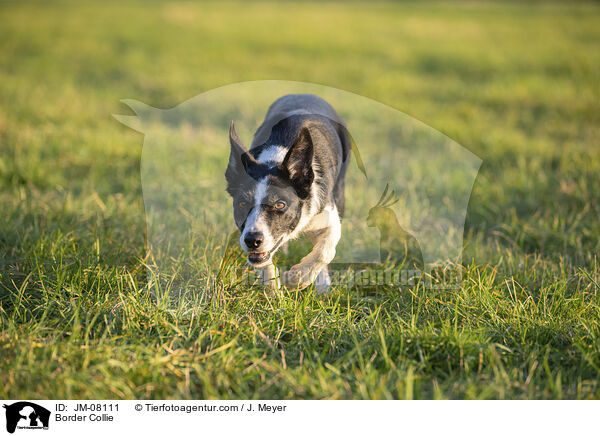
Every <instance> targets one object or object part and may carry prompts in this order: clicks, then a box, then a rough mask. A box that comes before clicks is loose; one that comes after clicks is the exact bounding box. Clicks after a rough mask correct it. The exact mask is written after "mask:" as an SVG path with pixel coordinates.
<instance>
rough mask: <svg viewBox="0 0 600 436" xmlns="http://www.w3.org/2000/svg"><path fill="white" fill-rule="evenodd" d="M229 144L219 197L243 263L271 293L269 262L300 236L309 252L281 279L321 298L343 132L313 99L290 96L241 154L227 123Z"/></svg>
mask: <svg viewBox="0 0 600 436" xmlns="http://www.w3.org/2000/svg"><path fill="white" fill-rule="evenodd" d="M229 142H230V145H231V152H230V155H229V163H228V165H227V170H226V171H225V178H226V180H227V192H228V193H229V195H230V196H231V197H232V200H233V216H234V220H235V223H236V225H237V227H238V228H239V230H240V234H241V236H240V245H241V247H242V249H243V250H244V251H245V252H246V254H247V256H248V263H249V264H250V265H252V266H253V267H256V268H258V269H259V271H260V272H261V276H262V278H263V281H264V283H265V284H266V285H268V286H270V287H272V288H276V289H278V288H279V287H280V284H281V283H280V280H279V277H278V276H277V270H276V269H275V267H274V265H273V256H274V255H275V253H276V252H277V251H278V250H279V249H280V248H281V247H282V246H284V245H285V244H287V242H288V241H290V240H293V239H295V238H297V237H298V236H300V235H301V234H304V235H306V236H307V237H308V238H309V240H310V241H311V242H312V244H313V249H312V251H311V252H310V253H308V254H307V255H306V256H305V257H303V258H302V260H301V261H300V262H299V263H298V264H297V265H294V266H293V267H292V268H291V269H290V270H289V271H288V272H286V273H285V274H284V277H283V279H284V280H283V281H284V284H285V285H286V286H287V287H288V288H292V289H294V288H295V289H304V288H306V287H307V286H309V285H310V284H312V283H313V282H315V287H316V288H317V290H318V291H319V292H326V291H327V290H328V289H329V286H330V278H329V273H328V265H329V264H330V263H331V261H332V260H333V258H334V257H335V250H336V246H337V244H338V242H339V240H340V236H341V230H342V228H341V220H342V217H343V214H344V205H345V198H344V185H345V176H346V170H347V168H348V162H349V160H350V153H351V150H352V142H351V139H350V135H349V134H348V131H347V129H346V125H345V124H344V122H343V121H342V119H341V118H340V116H339V115H338V114H337V112H336V111H335V110H334V109H333V107H331V105H329V103H327V102H326V101H325V100H323V99H321V98H320V97H317V96H315V95H311V94H290V95H285V96H283V97H281V98H279V99H277V100H276V101H275V102H274V103H273V104H272V105H271V106H270V107H269V109H268V111H267V114H266V115H265V119H264V121H263V123H262V124H261V126H260V127H259V128H258V130H257V131H256V133H255V134H254V139H253V141H252V144H251V146H250V149H249V150H246V148H245V147H244V145H243V144H242V142H241V140H240V138H239V137H238V135H237V133H236V131H235V126H234V122H233V121H231V125H230V129H229Z"/></svg>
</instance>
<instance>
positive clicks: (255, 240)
mask: <svg viewBox="0 0 600 436" xmlns="http://www.w3.org/2000/svg"><path fill="white" fill-rule="evenodd" d="M262 241H263V235H262V233H259V232H250V233H248V234H246V237H245V238H244V242H245V243H246V247H248V248H258V247H260V244H262Z"/></svg>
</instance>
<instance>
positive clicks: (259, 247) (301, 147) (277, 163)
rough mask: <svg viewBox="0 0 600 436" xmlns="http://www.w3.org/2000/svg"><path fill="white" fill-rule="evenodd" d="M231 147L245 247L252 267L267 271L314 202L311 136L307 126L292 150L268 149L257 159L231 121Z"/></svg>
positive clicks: (236, 211)
mask: <svg viewBox="0 0 600 436" xmlns="http://www.w3.org/2000/svg"><path fill="white" fill-rule="evenodd" d="M229 142H230V144H231V153H230V155H229V164H228V166H227V171H226V172H225V177H226V179H227V192H228V193H229V195H231V197H232V198H233V216H234V219H235V223H236V225H237V226H238V228H239V229H240V232H241V236H240V244H241V246H242V248H243V249H244V251H246V253H247V254H248V261H249V262H250V263H251V264H252V265H254V266H257V267H260V266H264V265H267V264H268V263H269V262H270V261H271V258H272V256H273V254H275V252H276V251H277V250H278V249H279V247H280V246H281V245H282V244H283V243H284V242H286V241H287V240H289V239H290V238H291V237H292V235H293V234H294V230H295V229H296V227H297V226H298V223H299V222H300V218H301V216H302V211H303V207H304V205H305V204H306V202H307V201H309V197H310V193H311V186H312V183H313V181H314V172H313V168H312V160H313V142H312V139H311V135H310V131H309V130H308V127H302V128H301V129H300V130H299V132H298V134H297V136H296V138H295V140H294V142H293V144H292V146H291V147H286V146H285V144H267V145H266V146H265V147H263V148H261V149H260V151H259V152H255V153H254V154H252V153H251V152H249V151H247V150H246V149H245V147H244V146H243V144H242V142H241V141H240V139H239V137H238V135H237V133H236V131H235V127H234V124H233V121H232V122H231V127H230V129H229Z"/></svg>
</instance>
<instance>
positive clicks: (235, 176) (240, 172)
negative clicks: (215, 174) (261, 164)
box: [225, 120, 258, 194]
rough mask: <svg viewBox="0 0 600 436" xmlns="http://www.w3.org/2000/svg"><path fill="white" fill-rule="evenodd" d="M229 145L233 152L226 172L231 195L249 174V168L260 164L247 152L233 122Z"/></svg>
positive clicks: (230, 154)
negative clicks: (234, 188)
mask: <svg viewBox="0 0 600 436" xmlns="http://www.w3.org/2000/svg"><path fill="white" fill-rule="evenodd" d="M229 144H230V145H231V151H230V153H229V163H228V164H227V170H226V171H225V178H226V179H227V191H228V192H229V193H230V194H231V193H232V191H231V189H233V187H235V186H237V185H238V184H239V183H240V181H241V180H242V178H243V177H244V175H245V174H247V173H248V168H249V167H250V166H252V165H255V164H257V163H258V162H257V161H256V159H254V157H253V156H252V155H251V154H250V153H248V152H247V151H246V148H245V147H244V145H243V144H242V141H241V140H240V137H239V136H238V134H237V132H236V131H235V125H234V123H233V120H232V121H231V124H230V126H229Z"/></svg>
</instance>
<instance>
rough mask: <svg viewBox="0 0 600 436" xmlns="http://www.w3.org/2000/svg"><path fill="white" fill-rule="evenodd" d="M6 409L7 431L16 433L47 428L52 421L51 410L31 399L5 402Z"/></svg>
mask: <svg viewBox="0 0 600 436" xmlns="http://www.w3.org/2000/svg"><path fill="white" fill-rule="evenodd" d="M3 407H4V408H5V409H6V431H8V432H9V433H14V432H15V429H19V430H47V429H48V423H49V422H50V411H49V410H48V409H46V408H44V407H42V406H40V405H38V404H35V403H31V402H29V401H19V402H17V403H13V404H10V405H8V404H4V406H3Z"/></svg>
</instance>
